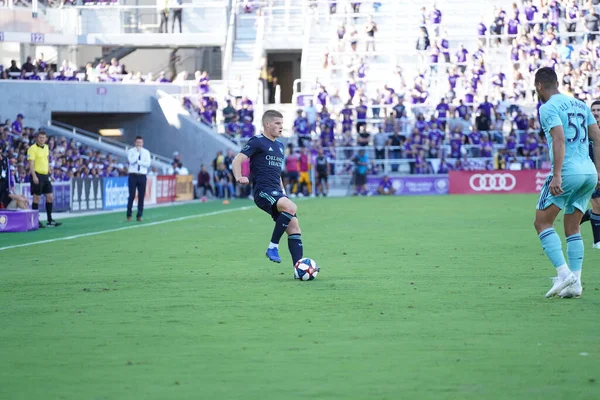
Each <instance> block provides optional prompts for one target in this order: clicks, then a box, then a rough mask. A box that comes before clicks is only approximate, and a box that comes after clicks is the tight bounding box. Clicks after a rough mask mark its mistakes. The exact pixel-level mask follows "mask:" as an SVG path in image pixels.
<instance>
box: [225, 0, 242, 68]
mask: <svg viewBox="0 0 600 400" xmlns="http://www.w3.org/2000/svg"><path fill="white" fill-rule="evenodd" d="M234 3H235V1H234ZM237 10H238V7H237V6H236V4H234V6H232V7H231V8H230V10H229V26H228V27H227V41H226V42H225V50H224V53H223V76H224V77H225V79H229V78H230V77H229V71H230V68H231V62H232V61H233V43H234V42H235V26H236V24H235V21H236V16H237Z"/></svg>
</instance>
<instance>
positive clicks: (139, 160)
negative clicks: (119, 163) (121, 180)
mask: <svg viewBox="0 0 600 400" xmlns="http://www.w3.org/2000/svg"><path fill="white" fill-rule="evenodd" d="M127 161H129V169H128V171H129V182H128V183H129V200H128V201H127V221H131V215H132V213H133V211H132V208H133V201H134V200H135V192H136V190H137V194H138V211H137V220H138V221H141V220H142V215H143V214H144V196H145V195H146V174H147V173H148V168H149V167H150V163H151V161H152V160H151V159H150V152H149V151H148V150H146V149H145V148H144V139H143V138H142V137H141V136H137V137H136V138H135V147H133V148H131V149H129V150H127Z"/></svg>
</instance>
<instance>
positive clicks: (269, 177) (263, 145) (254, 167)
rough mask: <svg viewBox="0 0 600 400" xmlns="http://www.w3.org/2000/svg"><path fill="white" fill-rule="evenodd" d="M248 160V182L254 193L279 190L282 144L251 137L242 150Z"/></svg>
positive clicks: (282, 158)
mask: <svg viewBox="0 0 600 400" xmlns="http://www.w3.org/2000/svg"><path fill="white" fill-rule="evenodd" d="M242 154H245V155H246V156H247V157H248V158H250V181H251V182H252V186H253V188H254V191H255V192H256V191H257V190H262V191H273V190H281V170H282V168H283V163H284V159H285V155H284V146H283V143H281V142H279V141H277V140H270V139H267V138H266V137H265V136H263V135H257V136H253V137H252V138H250V140H248V143H247V144H246V146H244V148H243V149H242Z"/></svg>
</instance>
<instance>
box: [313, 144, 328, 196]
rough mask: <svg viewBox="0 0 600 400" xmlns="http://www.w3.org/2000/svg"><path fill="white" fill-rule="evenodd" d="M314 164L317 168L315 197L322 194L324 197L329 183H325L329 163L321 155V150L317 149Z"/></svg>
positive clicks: (322, 154) (323, 155)
mask: <svg viewBox="0 0 600 400" xmlns="http://www.w3.org/2000/svg"><path fill="white" fill-rule="evenodd" d="M315 164H316V166H317V196H318V195H320V194H322V195H323V197H325V196H327V193H329V182H328V181H327V178H328V176H329V161H328V160H327V157H326V156H325V154H324V153H323V149H322V148H319V154H318V155H317V159H316V160H315Z"/></svg>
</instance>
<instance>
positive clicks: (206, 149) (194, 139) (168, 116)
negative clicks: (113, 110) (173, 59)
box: [121, 91, 240, 174]
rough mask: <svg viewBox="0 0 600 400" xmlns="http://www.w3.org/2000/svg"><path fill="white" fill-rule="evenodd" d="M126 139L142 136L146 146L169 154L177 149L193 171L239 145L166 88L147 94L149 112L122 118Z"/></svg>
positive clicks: (130, 140) (129, 140)
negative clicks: (196, 117)
mask: <svg viewBox="0 0 600 400" xmlns="http://www.w3.org/2000/svg"><path fill="white" fill-rule="evenodd" d="M121 127H122V128H123V131H124V135H125V137H124V138H123V139H124V140H125V141H127V142H130V143H131V142H132V141H133V140H134V139H135V137H136V136H137V135H141V136H143V137H144V145H145V147H146V148H148V150H150V151H152V152H154V153H157V154H160V155H163V156H166V157H170V156H171V155H172V154H173V153H174V152H176V151H177V152H179V153H180V155H181V157H182V161H183V164H184V165H185V166H186V167H187V168H188V169H189V171H190V173H192V174H196V173H197V172H198V171H199V170H200V165H201V164H202V163H205V164H209V163H210V162H211V161H212V159H213V158H214V157H215V154H216V152H217V151H219V150H221V151H227V150H228V149H232V150H233V151H235V152H238V151H239V150H240V148H239V146H237V145H236V144H234V143H233V142H231V141H230V140H228V139H226V138H225V137H223V136H221V135H219V134H218V133H216V132H215V131H214V130H212V129H211V128H209V127H207V126H206V125H203V124H201V123H199V122H197V121H195V120H194V119H193V118H191V117H190V114H189V113H188V112H187V111H185V110H184V109H183V108H182V107H181V105H180V104H179V101H178V100H176V99H175V98H173V97H171V96H169V95H168V94H167V93H165V92H161V91H159V92H158V96H152V97H151V98H150V113H147V114H143V115H140V116H137V117H135V118H131V119H128V120H126V121H123V122H122V126H121Z"/></svg>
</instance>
